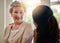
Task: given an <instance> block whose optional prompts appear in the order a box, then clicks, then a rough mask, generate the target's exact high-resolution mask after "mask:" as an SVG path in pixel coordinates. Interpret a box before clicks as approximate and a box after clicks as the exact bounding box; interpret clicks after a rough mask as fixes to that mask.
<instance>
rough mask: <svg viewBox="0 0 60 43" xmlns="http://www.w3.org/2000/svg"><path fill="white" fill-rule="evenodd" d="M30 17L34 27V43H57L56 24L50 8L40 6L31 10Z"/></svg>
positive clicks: (57, 31) (57, 32)
mask: <svg viewBox="0 0 60 43" xmlns="http://www.w3.org/2000/svg"><path fill="white" fill-rule="evenodd" d="M32 16H33V21H34V24H35V26H36V30H35V31H34V43H58V42H59V39H58V38H59V30H58V24H57V21H56V18H55V17H54V16H53V12H52V10H51V8H50V7H48V6H46V5H40V6H38V7H36V8H35V9H34V10H33V15H32Z"/></svg>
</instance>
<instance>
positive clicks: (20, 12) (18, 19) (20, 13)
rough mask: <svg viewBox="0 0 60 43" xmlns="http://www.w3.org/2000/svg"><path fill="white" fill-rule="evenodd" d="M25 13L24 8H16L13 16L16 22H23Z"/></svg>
mask: <svg viewBox="0 0 60 43" xmlns="http://www.w3.org/2000/svg"><path fill="white" fill-rule="evenodd" d="M24 13H25V12H24V8H23V7H14V8H13V10H12V13H11V16H12V17H13V19H14V21H15V22H21V21H22V20H23V15H24Z"/></svg>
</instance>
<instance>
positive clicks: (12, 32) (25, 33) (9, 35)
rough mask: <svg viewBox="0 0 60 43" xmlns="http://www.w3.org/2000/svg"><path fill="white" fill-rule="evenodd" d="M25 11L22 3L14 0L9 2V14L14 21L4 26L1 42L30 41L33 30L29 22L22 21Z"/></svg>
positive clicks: (23, 42)
mask: <svg viewBox="0 0 60 43" xmlns="http://www.w3.org/2000/svg"><path fill="white" fill-rule="evenodd" d="M25 11H26V9H25V6H24V4H22V3H20V2H18V1H15V2H13V3H12V4H11V8H10V14H11V17H12V18H13V20H14V23H11V24H9V25H8V26H7V27H6V29H5V32H4V40H3V43H31V40H32V37H33V30H32V27H31V24H29V23H26V22H24V21H23V15H24V13H25Z"/></svg>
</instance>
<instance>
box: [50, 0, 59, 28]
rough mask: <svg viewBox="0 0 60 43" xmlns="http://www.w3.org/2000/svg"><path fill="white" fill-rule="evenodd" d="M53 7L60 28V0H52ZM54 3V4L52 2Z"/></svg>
mask: <svg viewBox="0 0 60 43" xmlns="http://www.w3.org/2000/svg"><path fill="white" fill-rule="evenodd" d="M50 3H51V8H52V10H53V13H54V16H55V17H56V19H57V22H58V26H59V29H60V5H59V4H60V0H51V2H50ZM52 3H53V4H52Z"/></svg>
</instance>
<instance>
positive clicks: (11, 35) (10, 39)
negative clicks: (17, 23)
mask: <svg viewBox="0 0 60 43" xmlns="http://www.w3.org/2000/svg"><path fill="white" fill-rule="evenodd" d="M18 31H19V29H16V30H11V32H10V36H9V38H8V43H11V41H12V38H13V37H14V36H15V34H16V33H17V32H18Z"/></svg>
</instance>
